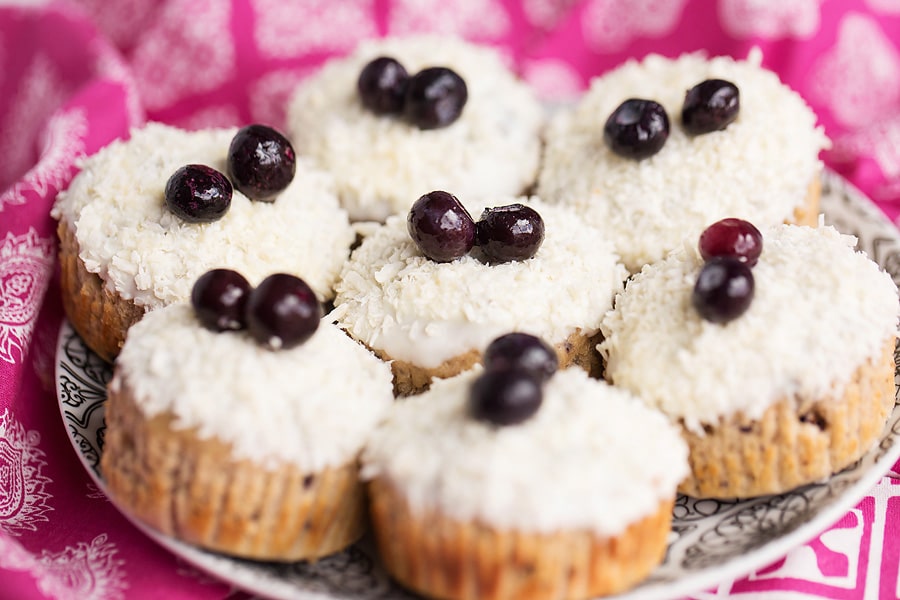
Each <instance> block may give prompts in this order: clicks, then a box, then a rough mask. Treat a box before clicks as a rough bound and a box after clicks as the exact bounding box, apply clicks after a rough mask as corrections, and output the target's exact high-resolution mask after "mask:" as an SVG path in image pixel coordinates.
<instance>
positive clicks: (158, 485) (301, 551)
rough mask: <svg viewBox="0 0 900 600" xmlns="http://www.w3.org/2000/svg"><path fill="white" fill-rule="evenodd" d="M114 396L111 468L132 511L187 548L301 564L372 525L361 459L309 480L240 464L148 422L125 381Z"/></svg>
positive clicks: (105, 464) (115, 495)
mask: <svg viewBox="0 0 900 600" xmlns="http://www.w3.org/2000/svg"><path fill="white" fill-rule="evenodd" d="M118 388H119V389H118V390H116V389H113V388H112V387H111V388H110V389H109V394H108V399H107V404H106V407H107V408H106V423H107V432H106V442H105V446H104V450H103V458H102V460H101V469H102V472H103V476H104V478H105V479H106V483H107V488H108V489H107V491H108V494H109V495H110V496H111V498H112V499H113V500H114V502H115V503H116V504H117V505H118V506H119V507H121V508H122V509H123V510H124V511H125V512H127V514H129V515H130V516H132V517H135V518H137V519H138V520H140V521H141V522H143V523H145V524H147V525H149V526H150V527H152V528H154V529H156V530H158V531H160V532H161V533H163V534H166V535H170V536H172V537H175V538H177V539H179V540H182V541H184V542H188V543H191V544H195V545H197V546H201V547H203V548H207V549H209V550H214V551H216V552H223V553H226V554H230V555H234V556H239V557H243V558H250V559H254V560H271V561H295V560H301V559H311V560H315V559H317V558H320V557H323V556H326V555H328V554H332V553H334V552H337V551H340V550H342V549H344V548H345V547H347V546H349V545H350V544H351V543H353V542H355V541H356V540H358V539H359V538H360V537H361V536H362V534H363V533H364V531H365V528H366V506H365V493H364V487H363V484H362V483H361V482H360V481H359V478H358V465H357V463H356V461H353V462H352V463H350V464H345V465H343V466H340V467H337V468H326V469H324V470H322V471H318V472H314V473H307V472H303V471H301V470H300V469H298V468H296V467H294V466H293V465H290V464H286V463H279V464H278V465H277V466H275V467H272V468H268V466H266V467H264V466H263V465H260V464H257V463H255V462H253V461H250V460H237V459H235V458H234V457H233V456H232V455H231V452H230V448H229V445H228V444H226V443H224V442H222V441H220V440H218V439H215V438H206V439H202V438H200V437H198V435H197V431H196V428H192V429H178V428H177V427H176V426H175V416H174V415H173V414H171V413H162V414H159V415H156V416H153V417H147V416H146V415H144V414H143V413H142V412H141V410H140V408H139V407H138V406H137V404H136V403H135V400H134V398H133V397H132V395H131V392H130V390H129V387H128V384H127V381H126V380H125V379H124V378H122V384H121V385H120V386H118Z"/></svg>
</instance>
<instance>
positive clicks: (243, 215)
mask: <svg viewBox="0 0 900 600" xmlns="http://www.w3.org/2000/svg"><path fill="white" fill-rule="evenodd" d="M236 131H237V130H235V129H216V130H203V131H183V130H179V129H176V128H173V127H169V126H166V125H162V124H157V123H149V124H147V125H146V126H145V127H143V128H141V129H136V130H134V131H132V132H131V138H130V139H129V140H127V141H116V142H113V143H112V144H110V145H109V146H107V147H106V148H104V149H102V150H100V151H99V152H98V153H97V154H95V155H94V156H91V157H89V158H87V159H85V160H84V162H83V163H82V165H81V172H80V173H79V174H78V175H77V176H76V177H75V178H74V179H73V181H72V183H71V185H70V186H69V188H68V190H66V191H64V192H62V193H61V194H60V195H59V197H58V199H57V201H56V204H55V206H54V208H53V216H54V217H55V218H56V219H58V220H59V227H58V231H59V237H60V242H61V244H60V266H61V272H62V279H61V285H62V298H63V304H64V307H65V309H66V314H67V316H68V318H69V320H70V322H71V323H72V326H73V327H74V328H75V330H76V331H77V332H78V333H79V335H81V337H82V338H83V339H84V340H85V343H86V344H87V345H88V346H89V347H90V348H91V349H92V350H94V351H95V352H96V353H97V354H98V355H100V356H101V357H102V358H104V359H105V360H107V361H112V359H113V358H115V356H116V354H118V352H119V348H121V346H122V343H123V341H124V339H125V332H126V331H127V329H128V328H129V327H130V326H131V325H132V324H133V323H135V322H136V321H138V320H139V319H140V318H141V317H142V316H143V315H144V313H145V312H147V311H149V310H153V309H157V308H160V307H162V306H165V305H167V304H171V303H174V302H178V301H182V300H186V299H187V298H188V296H189V294H190V290H191V286H192V285H193V282H194V281H195V280H196V279H197V278H198V277H199V276H200V275H201V274H202V273H204V272H206V271H208V270H210V269H212V268H218V267H230V268H233V269H236V270H238V271H240V272H242V273H243V274H244V275H245V276H246V277H248V278H249V279H250V280H251V281H252V282H253V283H258V282H259V281H260V280H261V279H262V277H264V276H265V275H267V274H269V273H271V272H274V271H284V272H288V273H294V274H301V273H302V274H303V276H304V278H305V279H306V281H308V283H309V284H310V285H311V286H312V287H313V289H314V290H315V291H316V293H317V294H318V295H319V297H320V299H322V300H326V299H329V298H331V297H332V296H333V294H334V292H333V287H332V286H333V284H334V281H335V279H336V278H337V275H338V272H339V271H340V268H341V265H342V264H343V262H344V261H345V260H346V258H347V256H348V254H349V249H350V244H351V243H352V242H353V240H354V238H355V234H354V232H353V230H352V228H351V226H350V223H349V220H348V217H347V213H346V212H345V211H344V210H343V209H341V208H340V206H339V205H338V202H337V198H336V196H335V194H334V189H333V183H332V181H331V179H330V178H329V176H328V175H327V174H325V173H323V172H321V171H319V170H316V169H315V168H314V167H312V166H311V165H310V164H309V163H308V162H307V161H306V160H305V159H303V158H298V159H297V160H296V174H295V175H294V177H293V180H292V181H290V184H289V185H288V186H287V188H286V189H284V190H283V191H281V192H280V193H277V194H276V195H275V196H274V197H270V198H266V199H265V200H264V201H262V200H251V199H250V198H248V197H247V195H245V194H244V193H243V192H242V191H240V190H239V189H237V188H238V186H237V185H236V186H235V189H234V190H233V193H232V195H231V201H230V206H229V207H228V209H227V212H225V213H224V215H222V216H221V217H220V218H218V220H214V221H212V222H188V221H186V220H185V219H184V218H182V217H181V216H179V215H176V214H175V213H173V212H172V210H170V209H169V208H168V207H167V202H166V191H165V190H166V186H167V182H168V181H169V179H170V177H171V176H173V174H174V173H175V172H176V171H177V170H179V169H180V168H181V167H183V166H185V165H188V164H192V163H200V164H203V165H207V166H209V167H212V168H213V169H216V170H218V171H219V172H221V173H225V172H226V171H227V170H228V169H227V165H226V163H227V160H228V153H229V146H230V144H231V142H232V140H233V139H234V138H235V134H236ZM242 131H243V130H242Z"/></svg>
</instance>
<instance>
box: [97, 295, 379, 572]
mask: <svg viewBox="0 0 900 600" xmlns="http://www.w3.org/2000/svg"><path fill="white" fill-rule="evenodd" d="M392 401H393V395H392V393H391V374H390V369H389V368H388V367H387V365H385V364H384V363H383V362H382V361H380V360H378V359H377V358H376V357H374V356H373V355H372V354H371V353H370V352H368V351H367V350H366V349H365V348H363V347H362V346H360V345H359V344H357V343H355V342H354V341H353V340H351V339H350V338H348V337H347V336H346V335H344V333H343V332H341V331H340V330H339V329H337V328H335V327H333V326H332V325H331V324H330V323H327V322H322V323H321V325H320V326H319V327H318V329H317V330H316V331H315V333H314V334H313V335H312V336H311V337H310V338H309V339H308V340H306V341H305V342H304V343H302V344H301V345H298V346H294V347H291V348H281V349H278V350H272V349H269V348H267V347H265V346H264V345H261V344H260V343H259V342H257V341H256V340H255V339H254V338H253V337H252V336H251V335H250V334H249V333H248V332H246V331H229V332H217V331H212V330H210V329H208V328H206V327H204V326H203V325H201V324H200V322H199V321H198V318H197V316H196V315H195V311H194V309H193V308H192V307H191V305H190V304H188V303H183V302H180V303H175V304H171V305H168V306H166V307H163V308H160V309H157V310H154V311H151V312H149V313H147V315H146V316H145V317H144V318H143V319H142V320H141V321H139V322H138V323H136V324H135V325H134V326H133V327H132V328H131V329H130V330H129V333H128V338H127V340H126V342H125V345H124V346H123V348H122V352H121V353H120V354H119V357H118V359H117V360H116V365H115V371H114V376H113V378H112V380H111V381H110V383H109V386H108V399H107V403H106V424H107V430H106V434H105V444H104V449H103V457H102V461H101V468H102V473H103V477H104V479H105V481H106V486H107V493H108V495H109V496H110V498H111V499H112V500H113V501H114V502H115V504H116V505H117V506H118V507H120V508H121V509H122V510H123V511H124V512H126V513H127V514H129V515H130V516H132V517H134V518H136V519H138V520H139V521H141V522H142V523H144V524H146V525H148V526H150V527H152V528H154V529H156V530H158V531H160V532H162V533H164V534H166V535H169V536H172V537H174V538H177V539H179V540H182V541H185V542H188V543H191V544H195V545H197V546H200V547H203V548H207V549H210V550H214V551H217V552H223V553H227V554H230V555H234V556H239V557H243V558H250V559H255V560H273V561H293V560H300V559H316V558H318V557H321V556H325V555H327V554H330V553H332V552H336V551H338V550H341V549H342V548H344V547H346V546H347V545H349V544H350V543H352V542H354V541H356V540H357V539H358V538H359V537H360V536H361V535H362V534H363V532H364V530H365V525H366V518H365V513H366V505H365V500H364V490H363V487H362V484H361V483H360V481H359V478H358V464H357V455H358V453H359V451H360V449H361V448H362V446H363V444H364V442H365V440H366V438H367V436H368V434H369V433H370V430H371V429H372V428H373V427H374V426H375V424H376V423H377V422H378V421H379V419H380V418H381V417H382V415H383V414H384V413H385V412H386V410H387V408H388V407H389V405H390V404H391V402H392Z"/></svg>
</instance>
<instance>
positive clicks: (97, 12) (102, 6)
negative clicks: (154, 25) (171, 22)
mask: <svg viewBox="0 0 900 600" xmlns="http://www.w3.org/2000/svg"><path fill="white" fill-rule="evenodd" d="M76 2H77V3H78V4H80V5H81V7H82V8H83V9H84V10H85V11H86V12H87V13H88V14H89V15H90V17H91V20H92V21H93V22H94V23H95V24H96V25H97V27H99V28H100V30H101V31H102V32H103V33H104V34H105V35H106V36H107V37H108V38H109V39H110V40H112V42H113V43H114V44H115V45H116V46H119V47H123V48H124V47H128V46H131V45H132V44H133V43H134V41H135V39H137V38H138V37H140V35H141V34H142V33H144V30H145V28H146V27H147V26H148V25H149V24H150V23H151V22H152V17H153V13H154V12H155V11H157V10H158V8H159V5H160V3H159V2H147V0H116V1H115V2H110V1H109V0H76Z"/></svg>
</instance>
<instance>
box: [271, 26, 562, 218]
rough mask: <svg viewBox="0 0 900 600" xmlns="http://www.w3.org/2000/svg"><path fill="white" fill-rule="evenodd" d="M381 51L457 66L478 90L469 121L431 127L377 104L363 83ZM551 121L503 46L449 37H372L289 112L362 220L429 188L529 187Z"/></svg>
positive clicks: (299, 95) (309, 150)
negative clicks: (363, 94)
mask: <svg viewBox="0 0 900 600" xmlns="http://www.w3.org/2000/svg"><path fill="white" fill-rule="evenodd" d="M379 56H390V57H392V58H395V59H397V60H398V61H400V63H401V64H402V65H403V66H404V68H405V69H406V70H407V71H408V73H409V74H410V75H413V74H415V73H416V72H418V71H419V70H421V69H423V68H426V67H447V68H450V69H452V70H453V71H455V72H456V73H457V74H458V75H460V76H461V77H462V78H463V80H464V81H465V84H466V87H467V90H468V100H467V102H466V104H465V106H464V108H463V111H462V114H461V115H460V117H459V118H458V119H457V120H456V121H454V122H453V123H452V124H450V125H449V126H446V127H442V128H437V129H430V130H422V129H419V128H417V127H416V126H414V125H412V124H410V123H409V122H407V121H406V120H404V119H403V118H399V117H396V116H383V115H377V114H375V113H373V112H371V111H370V110H367V109H366V108H365V107H364V106H363V104H362V102H361V101H360V98H359V94H358V93H357V79H358V78H359V75H360V72H361V71H362V69H363V67H364V66H365V65H366V64H367V63H368V62H369V61H371V60H373V59H375V58H376V57H379ZM543 121H544V111H543V108H542V107H541V105H540V103H539V102H538V100H537V99H536V97H535V96H534V94H533V92H532V91H531V90H530V89H529V88H528V87H527V86H526V85H525V84H524V83H523V82H521V81H519V80H518V79H517V78H516V77H515V75H514V74H513V73H512V72H511V71H510V70H509V69H508V68H507V66H506V65H505V64H504V63H503V61H502V59H501V57H500V55H499V54H498V53H497V52H496V51H495V50H493V49H491V48H488V47H484V46H476V45H474V44H471V43H468V42H465V41H463V40H459V39H456V38H452V37H441V36H413V37H405V38H390V39H381V40H367V41H363V42H362V43H361V44H360V45H359V47H358V49H357V50H356V51H355V52H354V53H353V54H351V55H350V56H347V57H344V58H341V59H335V60H332V61H331V62H329V63H327V64H326V65H325V66H324V67H323V68H322V69H321V70H320V71H318V72H317V73H316V74H314V75H313V76H311V77H310V78H308V79H307V80H305V81H304V82H302V83H301V84H300V86H299V88H298V89H297V91H296V92H295V94H294V96H293V98H292V99H291V101H290V104H289V109H288V129H289V132H290V135H291V140H292V141H293V143H294V145H295V147H296V149H297V152H298V153H299V154H307V155H309V156H310V157H312V159H313V160H314V161H315V162H316V164H318V165H319V166H320V167H322V168H324V169H327V170H329V171H331V172H332V173H333V174H334V176H335V179H336V180H337V189H338V194H339V196H340V198H341V202H342V203H343V205H344V207H345V208H346V209H347V210H348V212H349V213H350V217H351V219H353V220H376V221H384V220H385V218H387V217H388V216H389V215H391V214H398V213H405V212H406V211H407V210H408V209H409V207H410V205H411V204H412V203H413V202H414V201H415V200H416V199H417V198H418V197H419V195H421V193H422V190H431V189H447V190H453V191H454V193H456V194H458V195H460V196H467V197H479V196H485V197H486V196H495V195H498V194H499V195H516V194H520V193H523V192H524V191H525V189H526V188H527V187H528V186H529V185H531V184H532V183H533V181H534V178H535V176H536V174H537V167H538V160H539V156H540V143H541V142H540V139H539V132H540V128H541V127H542V125H543Z"/></svg>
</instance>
